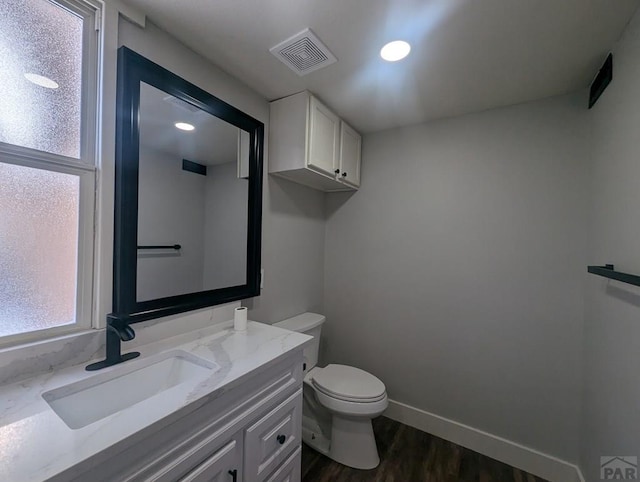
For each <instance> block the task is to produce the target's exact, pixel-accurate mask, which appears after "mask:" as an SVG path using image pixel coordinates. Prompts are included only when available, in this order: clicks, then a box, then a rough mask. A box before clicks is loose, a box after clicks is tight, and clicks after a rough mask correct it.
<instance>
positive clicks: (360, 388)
mask: <svg viewBox="0 0 640 482" xmlns="http://www.w3.org/2000/svg"><path fill="white" fill-rule="evenodd" d="M313 383H314V385H315V386H316V387H317V388H318V389H320V390H322V391H323V392H325V393H326V394H327V395H329V396H333V397H335V398H341V399H345V400H353V401H358V400H361V401H375V400H376V399H377V400H379V399H381V398H382V397H383V396H384V395H385V386H384V383H382V382H381V381H380V380H379V379H378V378H376V377H374V376H373V375H371V374H370V373H367V372H365V371H364V370H360V369H359V368H355V367H350V366H346V365H327V366H326V367H325V368H323V369H322V370H320V371H319V372H318V373H316V374H314V375H313Z"/></svg>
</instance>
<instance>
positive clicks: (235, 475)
mask: <svg viewBox="0 0 640 482" xmlns="http://www.w3.org/2000/svg"><path fill="white" fill-rule="evenodd" d="M229 475H230V476H231V481H232V482H238V471H237V470H236V469H233V470H230V471H229Z"/></svg>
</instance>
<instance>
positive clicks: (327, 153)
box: [307, 97, 340, 177]
mask: <svg viewBox="0 0 640 482" xmlns="http://www.w3.org/2000/svg"><path fill="white" fill-rule="evenodd" d="M339 136H340V119H339V118H338V117H337V116H336V115H335V114H334V113H333V112H331V111H330V110H329V109H328V108H327V107H325V106H324V105H322V104H321V103H320V102H319V101H318V99H316V98H315V97H311V98H310V101H309V132H308V137H307V148H308V152H307V167H309V168H311V169H313V170H315V171H320V172H322V173H324V174H327V175H330V176H332V177H334V176H335V170H336V169H338V149H339Z"/></svg>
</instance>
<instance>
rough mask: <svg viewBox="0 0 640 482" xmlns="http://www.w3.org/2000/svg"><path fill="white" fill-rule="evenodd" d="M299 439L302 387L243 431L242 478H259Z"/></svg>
mask: <svg viewBox="0 0 640 482" xmlns="http://www.w3.org/2000/svg"><path fill="white" fill-rule="evenodd" d="M301 439H302V390H298V391H297V392H296V393H294V394H293V395H291V396H290V397H289V398H287V399H286V400H285V401H284V402H282V403H281V404H280V405H278V406H277V407H276V408H274V409H273V410H271V411H270V412H269V413H267V414H266V415H265V416H264V417H262V418H261V419H260V420H258V421H257V422H256V423H254V424H253V425H252V426H250V427H249V428H248V429H247V430H246V431H245V437H244V440H245V454H246V456H245V477H246V480H250V481H252V482H253V481H256V482H257V481H260V480H264V479H265V477H266V476H267V475H268V474H270V473H271V472H272V471H273V470H274V469H275V468H276V467H277V466H278V465H280V464H281V463H282V462H283V461H284V460H285V459H286V458H287V457H288V456H289V455H290V454H291V452H293V451H295V450H296V449H297V448H300V443H301Z"/></svg>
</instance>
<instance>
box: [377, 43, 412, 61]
mask: <svg viewBox="0 0 640 482" xmlns="http://www.w3.org/2000/svg"><path fill="white" fill-rule="evenodd" d="M409 52H411V45H409V44H408V43H407V42H405V41H404V40H394V41H393V42H389V43H388V44H386V45H385V46H384V47H382V49H381V50H380V57H382V58H383V59H384V60H387V61H388V62H395V61H397V60H401V59H404V58H405V57H406V56H407V55H409Z"/></svg>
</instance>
